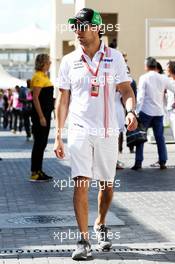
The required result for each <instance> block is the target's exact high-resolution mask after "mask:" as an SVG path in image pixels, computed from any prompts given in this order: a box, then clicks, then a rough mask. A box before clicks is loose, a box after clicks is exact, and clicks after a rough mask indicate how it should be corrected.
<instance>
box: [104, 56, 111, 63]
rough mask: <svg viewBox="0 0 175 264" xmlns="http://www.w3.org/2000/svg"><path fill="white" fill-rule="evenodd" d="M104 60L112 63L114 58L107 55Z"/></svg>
mask: <svg viewBox="0 0 175 264" xmlns="http://www.w3.org/2000/svg"><path fill="white" fill-rule="evenodd" d="M103 61H104V62H105V63H111V62H113V59H112V58H108V57H106V58H104V59H103Z"/></svg>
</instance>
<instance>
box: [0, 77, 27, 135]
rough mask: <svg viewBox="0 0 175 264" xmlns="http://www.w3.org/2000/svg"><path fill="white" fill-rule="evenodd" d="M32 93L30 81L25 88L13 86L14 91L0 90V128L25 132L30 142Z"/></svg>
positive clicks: (14, 131)
mask: <svg viewBox="0 0 175 264" xmlns="http://www.w3.org/2000/svg"><path fill="white" fill-rule="evenodd" d="M31 116H32V92H31V90H30V80H27V84H26V87H19V86H15V88H14V89H7V90H0V127H1V128H3V129H5V130H11V131H12V133H14V134H16V133H17V131H19V132H22V130H23V128H24V130H25V131H26V139H27V140H30V138H31V134H32V125H31Z"/></svg>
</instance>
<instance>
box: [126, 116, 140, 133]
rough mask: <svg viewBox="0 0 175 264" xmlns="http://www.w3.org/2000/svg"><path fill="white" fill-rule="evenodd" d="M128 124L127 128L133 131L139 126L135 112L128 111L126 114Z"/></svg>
mask: <svg viewBox="0 0 175 264" xmlns="http://www.w3.org/2000/svg"><path fill="white" fill-rule="evenodd" d="M126 125H127V130H129V131H133V130H135V129H136V128H137V126H138V122H137V118H136V116H135V114H133V113H128V114H127V116H126Z"/></svg>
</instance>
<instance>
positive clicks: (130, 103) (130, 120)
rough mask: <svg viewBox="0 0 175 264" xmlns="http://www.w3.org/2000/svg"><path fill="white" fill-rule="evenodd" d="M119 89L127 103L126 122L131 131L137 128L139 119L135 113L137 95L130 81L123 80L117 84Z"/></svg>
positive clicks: (124, 101)
mask: <svg viewBox="0 0 175 264" xmlns="http://www.w3.org/2000/svg"><path fill="white" fill-rule="evenodd" d="M117 90H118V91H119V92H120V93H121V95H122V100H123V103H124V105H125V108H126V111H127V115H126V124H127V129H128V130H129V131H132V130H135V129H136V128H137V119H136V116H135V114H134V111H135V95H134V92H133V90H132V88H131V86H130V82H123V83H120V84H118V85H117Z"/></svg>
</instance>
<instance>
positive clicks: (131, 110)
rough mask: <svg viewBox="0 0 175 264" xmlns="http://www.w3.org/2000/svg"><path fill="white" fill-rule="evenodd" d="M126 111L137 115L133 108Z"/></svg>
mask: <svg viewBox="0 0 175 264" xmlns="http://www.w3.org/2000/svg"><path fill="white" fill-rule="evenodd" d="M126 113H127V114H129V113H132V114H133V115H135V116H137V114H136V111H135V110H133V109H130V110H126Z"/></svg>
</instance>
